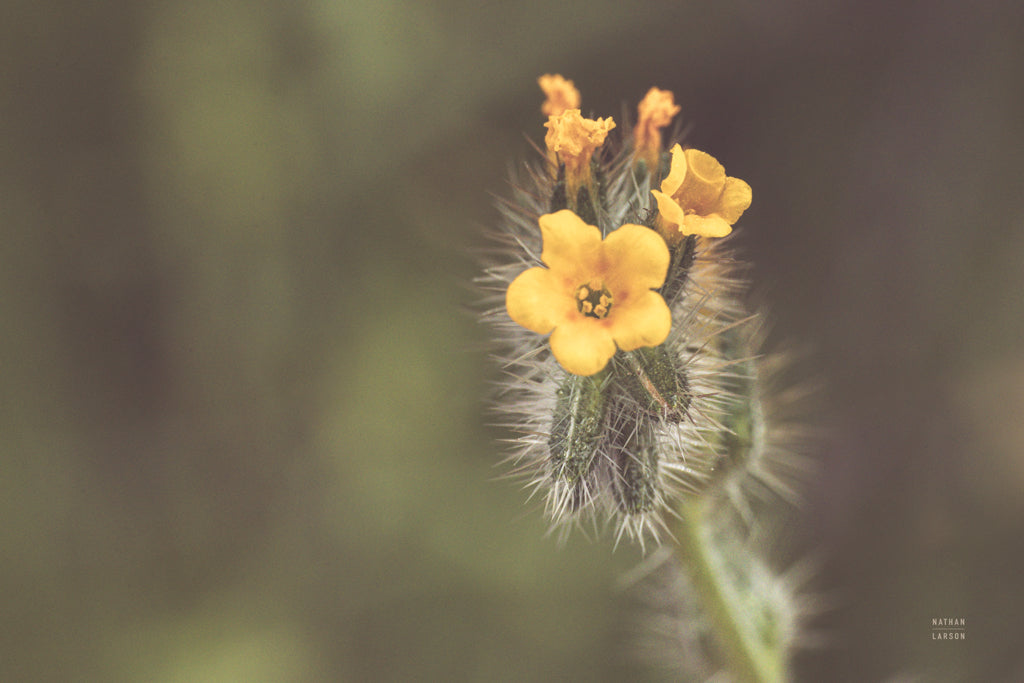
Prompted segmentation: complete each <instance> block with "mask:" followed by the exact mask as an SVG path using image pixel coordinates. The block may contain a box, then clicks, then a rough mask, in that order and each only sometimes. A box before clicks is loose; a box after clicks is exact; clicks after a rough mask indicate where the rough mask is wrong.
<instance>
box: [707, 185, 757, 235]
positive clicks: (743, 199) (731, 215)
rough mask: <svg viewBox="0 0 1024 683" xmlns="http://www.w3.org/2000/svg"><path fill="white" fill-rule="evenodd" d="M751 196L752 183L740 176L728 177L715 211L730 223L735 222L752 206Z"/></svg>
mask: <svg viewBox="0 0 1024 683" xmlns="http://www.w3.org/2000/svg"><path fill="white" fill-rule="evenodd" d="M751 197H752V193H751V191H750V185H747V184H746V183H745V182H743V181H742V180H740V179H739V178H726V179H725V189H724V190H722V196H721V197H720V198H719V199H718V206H717V207H716V210H715V213H717V214H718V215H719V216H721V217H722V218H724V219H725V220H726V221H728V222H729V224H732V223H735V222H736V221H738V220H739V219H740V216H741V215H743V212H744V211H746V210H747V209H748V208H749V207H750V200H751Z"/></svg>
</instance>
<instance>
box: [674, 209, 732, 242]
mask: <svg viewBox="0 0 1024 683" xmlns="http://www.w3.org/2000/svg"><path fill="white" fill-rule="evenodd" d="M679 229H680V230H681V231H682V233H683V234H684V235H700V236H701V237H725V236H726V235H728V234H729V233H730V232H732V226H731V225H729V222H728V221H726V220H725V219H724V218H722V217H721V216H719V215H718V214H717V213H713V214H711V215H710V216H698V215H696V214H689V215H687V216H686V218H685V219H684V220H683V225H682V226H681V227H680V228H679Z"/></svg>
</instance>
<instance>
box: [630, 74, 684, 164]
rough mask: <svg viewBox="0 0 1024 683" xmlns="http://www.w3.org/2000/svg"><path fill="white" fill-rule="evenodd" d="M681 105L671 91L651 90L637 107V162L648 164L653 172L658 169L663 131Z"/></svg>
mask: <svg viewBox="0 0 1024 683" xmlns="http://www.w3.org/2000/svg"><path fill="white" fill-rule="evenodd" d="M679 109H680V107H679V105H677V104H676V102H675V99H674V98H673V96H672V93H671V91H669V90H658V89H657V88H651V89H650V90H648V91H647V94H646V95H644V98H643V99H642V100H640V104H639V105H638V106H637V120H636V128H634V129H633V136H634V140H635V143H634V148H635V150H634V152H633V155H634V157H635V158H636V159H637V160H640V159H643V160H644V161H646V162H647V168H648V169H650V170H651V171H654V170H657V168H658V156H659V155H660V154H661V129H662V128H664V127H665V126H667V125H668V124H669V123H671V121H672V117H674V116H675V115H676V114H678V113H679Z"/></svg>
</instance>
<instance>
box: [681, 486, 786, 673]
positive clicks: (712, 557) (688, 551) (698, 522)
mask: <svg viewBox="0 0 1024 683" xmlns="http://www.w3.org/2000/svg"><path fill="white" fill-rule="evenodd" d="M703 509H704V505H703V503H702V501H701V500H700V499H690V500H685V501H683V503H682V504H681V505H680V506H679V521H678V523H677V525H676V527H675V532H676V538H677V539H678V540H679V546H678V550H677V555H678V557H679V560H680V562H681V564H682V565H683V567H684V568H685V569H686V572H687V574H688V575H689V577H690V580H691V581H692V582H693V585H694V588H695V589H696V590H697V593H698V594H699V595H700V598H701V605H702V607H703V608H704V610H705V611H706V613H707V615H708V618H709V619H710V621H711V625H712V627H713V629H714V633H715V635H716V636H717V638H718V643H719V644H720V645H721V647H722V649H723V651H724V654H725V656H726V658H727V661H728V664H729V666H730V668H731V669H732V673H733V674H734V675H735V676H736V677H737V680H741V681H748V682H750V683H769V682H772V683H774V682H776V681H783V680H785V671H784V664H783V660H782V658H781V657H777V656H775V653H773V652H771V651H770V650H769V649H768V648H767V647H766V646H765V645H764V644H763V643H761V642H759V641H758V639H757V637H756V633H755V632H752V629H751V628H750V626H749V625H746V627H745V624H744V609H743V606H742V605H741V604H740V600H739V598H740V596H739V595H738V594H737V592H736V590H735V588H734V587H733V586H732V585H730V583H729V581H728V577H727V575H726V572H725V571H724V567H722V566H721V562H720V560H719V558H718V557H717V556H716V551H715V548H714V547H712V544H713V540H712V538H711V537H710V535H709V534H708V531H707V527H706V526H705V523H704V522H703V520H702V517H703Z"/></svg>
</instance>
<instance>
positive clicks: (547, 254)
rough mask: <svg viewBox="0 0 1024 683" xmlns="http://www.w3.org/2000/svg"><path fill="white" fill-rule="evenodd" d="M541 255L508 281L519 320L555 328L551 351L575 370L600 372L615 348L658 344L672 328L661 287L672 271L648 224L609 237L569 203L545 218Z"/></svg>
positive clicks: (512, 312) (534, 327)
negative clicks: (537, 261)
mask: <svg viewBox="0 0 1024 683" xmlns="http://www.w3.org/2000/svg"><path fill="white" fill-rule="evenodd" d="M540 229H541V235H542V237H543V240H544V246H543V250H542V252H541V260H542V261H543V262H544V263H545V265H547V266H548V267H547V268H540V267H537V268H530V269H529V270H526V271H524V272H523V273H520V275H519V276H518V277H517V278H516V279H515V280H513V281H512V284H510V285H509V287H508V292H507V294H506V298H505V305H506V307H507V308H508V314H509V316H510V317H511V318H512V320H514V321H515V322H517V323H519V324H520V325H522V326H523V327H525V328H526V329H528V330H531V331H533V332H536V333H538V334H547V333H548V332H551V339H550V342H551V351H552V353H553V354H554V356H555V358H556V359H557V360H558V362H559V363H560V364H561V365H562V367H563V368H565V369H566V370H567V371H569V372H571V373H573V374H574V375H593V374H595V373H597V372H600V371H601V370H602V369H603V368H604V366H605V365H607V363H608V360H609V359H610V358H611V357H612V356H613V355H615V351H616V348H619V349H622V350H623V351H632V350H634V349H638V348H640V347H642V346H657V345H658V344H661V343H662V342H663V341H665V338H666V337H667V336H668V333H669V330H670V329H671V327H672V314H671V313H670V312H669V308H668V305H667V304H666V303H665V300H664V299H662V298H661V295H660V294H658V293H657V292H655V291H652V290H653V288H655V287H660V286H661V285H662V284H663V283H664V281H665V275H666V273H667V272H668V264H669V253H668V247H667V246H666V245H665V241H664V240H663V239H662V238H661V237H659V236H658V234H657V233H656V232H654V231H653V230H651V229H650V228H646V227H644V226H642V225H623V226H622V227H620V228H619V229H618V230H615V231H613V232H612V233H611V234H609V235H608V237H606V238H605V239H604V240H602V239H601V231H600V230H598V229H597V228H596V227H594V226H592V225H587V224H586V223H585V222H584V221H583V219H582V218H580V217H579V216H577V215H576V214H575V213H573V212H572V211H569V210H568V209H563V210H562V211H558V212H556V213H549V214H545V215H543V216H541V217H540Z"/></svg>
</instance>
